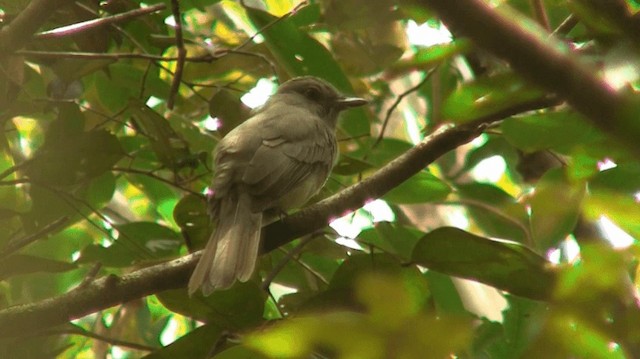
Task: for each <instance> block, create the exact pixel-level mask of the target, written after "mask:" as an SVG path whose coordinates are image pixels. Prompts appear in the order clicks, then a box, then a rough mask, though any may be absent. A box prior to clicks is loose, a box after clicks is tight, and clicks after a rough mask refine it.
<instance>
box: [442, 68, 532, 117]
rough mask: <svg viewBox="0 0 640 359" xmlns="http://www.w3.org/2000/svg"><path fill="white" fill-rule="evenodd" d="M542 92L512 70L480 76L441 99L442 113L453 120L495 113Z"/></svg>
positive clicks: (522, 102) (528, 100)
mask: <svg viewBox="0 0 640 359" xmlns="http://www.w3.org/2000/svg"><path fill="white" fill-rule="evenodd" d="M543 95H544V93H543V92H541V91H540V90H538V89H535V88H533V87H531V86H529V85H528V84H527V83H525V82H524V81H523V80H522V79H520V77H518V76H516V75H515V74H513V73H502V74H498V75H493V76H491V77H482V78H480V79H478V80H476V81H473V82H470V83H467V84H464V85H462V86H461V87H460V88H458V89H457V90H456V91H454V92H453V93H452V94H451V95H450V96H449V97H447V98H446V99H445V101H444V103H443V105H442V106H443V109H442V115H443V116H444V118H446V119H448V120H451V121H453V122H456V123H464V122H466V121H470V120H475V119H479V118H482V117H485V116H489V115H494V114H497V113H499V112H500V111H503V110H506V109H508V108H512V107H514V106H517V105H521V104H524V103H527V102H530V101H532V100H535V99H538V98H540V97H542V96H543Z"/></svg>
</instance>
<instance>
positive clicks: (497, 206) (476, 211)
mask: <svg viewBox="0 0 640 359" xmlns="http://www.w3.org/2000/svg"><path fill="white" fill-rule="evenodd" d="M458 193H459V195H460V198H461V199H462V204H464V205H465V207H466V209H467V211H468V212H469V214H470V215H471V217H472V218H473V220H474V221H475V222H476V224H477V225H478V226H479V227H480V228H481V229H482V230H483V231H484V232H485V233H486V234H487V235H489V236H492V237H498V238H504V239H510V240H512V241H516V242H520V243H524V242H526V240H530V238H528V237H529V216H528V215H527V210H526V209H525V207H524V205H523V204H521V203H518V201H516V199H515V198H513V197H511V196H510V195H509V194H508V193H506V192H505V191H503V190H502V189H500V188H498V187H496V186H494V185H491V184H488V183H469V184H461V185H459V186H458Z"/></svg>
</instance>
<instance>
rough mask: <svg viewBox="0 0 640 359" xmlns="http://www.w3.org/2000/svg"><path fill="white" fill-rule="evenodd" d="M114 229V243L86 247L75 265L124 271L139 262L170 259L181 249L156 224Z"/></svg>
mask: <svg viewBox="0 0 640 359" xmlns="http://www.w3.org/2000/svg"><path fill="white" fill-rule="evenodd" d="M114 228H115V229H116V230H117V233H118V234H117V239H116V240H114V241H113V243H112V244H111V245H110V246H109V247H103V246H100V245H95V244H94V245H90V246H87V247H86V248H84V249H83V250H82V251H81V255H80V259H79V260H78V262H79V263H89V262H100V263H101V264H102V265H104V266H106V267H126V266H130V265H132V264H134V263H136V262H139V261H144V260H157V259H168V258H171V257H174V256H176V255H177V254H178V249H179V248H180V246H181V245H182V240H181V238H180V236H179V235H178V234H177V233H176V232H174V231H172V230H171V229H169V228H167V227H164V226H161V225H159V224H157V223H151V222H132V223H126V224H122V225H118V226H115V227H114Z"/></svg>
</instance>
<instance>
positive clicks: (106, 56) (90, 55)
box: [16, 50, 219, 62]
mask: <svg viewBox="0 0 640 359" xmlns="http://www.w3.org/2000/svg"><path fill="white" fill-rule="evenodd" d="M16 54H17V55H24V56H33V57H39V58H45V59H62V58H68V59H83V60H121V59H142V60H151V61H166V62H173V61H180V57H179V56H161V55H151V54H137V53H127V52H111V53H101V52H74V51H67V52H61V51H36V50H19V51H16ZM218 58H219V57H217V56H216V55H212V54H206V55H202V56H192V57H185V58H184V61H189V62H212V61H214V60H217V59H218Z"/></svg>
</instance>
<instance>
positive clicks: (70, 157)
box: [25, 130, 124, 186]
mask: <svg viewBox="0 0 640 359" xmlns="http://www.w3.org/2000/svg"><path fill="white" fill-rule="evenodd" d="M123 155H124V152H123V150H122V146H120V142H119V141H118V138H117V137H115V136H114V135H112V134H111V133H109V132H106V131H102V130H94V131H90V132H81V133H77V134H75V135H74V136H71V137H67V138H59V139H56V140H53V141H49V140H47V141H46V142H45V144H44V145H43V146H42V147H40V149H39V150H38V152H37V153H36V154H35V155H34V158H33V159H32V160H31V161H30V162H29V163H28V164H27V166H26V168H25V170H26V171H27V173H28V174H29V177H30V178H31V179H32V180H34V181H36V182H39V183H45V184H48V185H52V186H66V185H72V184H76V183H79V182H82V181H85V180H87V179H91V178H94V177H98V176H100V175H102V174H103V173H104V172H106V171H108V170H110V169H111V168H112V167H113V165H114V164H116V162H118V160H120V158H122V156H123Z"/></svg>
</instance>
